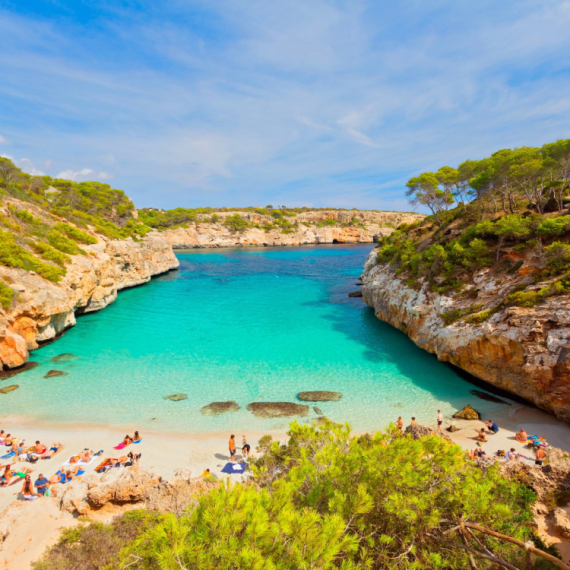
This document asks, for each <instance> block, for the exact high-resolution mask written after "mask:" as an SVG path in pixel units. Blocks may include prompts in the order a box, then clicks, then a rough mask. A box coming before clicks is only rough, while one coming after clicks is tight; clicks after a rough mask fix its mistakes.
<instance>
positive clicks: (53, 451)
mask: <svg viewBox="0 0 570 570" xmlns="http://www.w3.org/2000/svg"><path fill="white" fill-rule="evenodd" d="M62 449H63V445H62V444H61V443H52V444H51V447H50V448H49V449H48V450H47V451H46V452H45V453H44V454H43V455H42V459H49V458H50V457H53V456H54V455H55V454H56V453H59V452H60V451H61V450H62Z"/></svg>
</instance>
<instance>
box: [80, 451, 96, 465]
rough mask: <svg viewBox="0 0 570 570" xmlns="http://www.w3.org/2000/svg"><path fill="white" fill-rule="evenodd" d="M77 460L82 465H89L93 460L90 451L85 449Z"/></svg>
mask: <svg viewBox="0 0 570 570" xmlns="http://www.w3.org/2000/svg"><path fill="white" fill-rule="evenodd" d="M79 459H80V460H81V461H83V463H89V462H90V461H91V460H92V459H93V452H92V451H91V450H90V449H87V448H85V449H84V450H83V451H82V452H81V453H80V454H79Z"/></svg>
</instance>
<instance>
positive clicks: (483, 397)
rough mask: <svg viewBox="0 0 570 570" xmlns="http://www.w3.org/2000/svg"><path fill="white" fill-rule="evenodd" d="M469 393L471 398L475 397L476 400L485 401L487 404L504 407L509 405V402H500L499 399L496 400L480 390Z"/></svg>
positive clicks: (495, 397)
mask: <svg viewBox="0 0 570 570" xmlns="http://www.w3.org/2000/svg"><path fill="white" fill-rule="evenodd" d="M469 393H470V394H472V395H473V396H477V398H481V400H487V402H495V403H496V404H505V406H510V405H511V404H510V402H505V400H501V398H497V396H493V395H492V394H487V392H481V391H480V390H469Z"/></svg>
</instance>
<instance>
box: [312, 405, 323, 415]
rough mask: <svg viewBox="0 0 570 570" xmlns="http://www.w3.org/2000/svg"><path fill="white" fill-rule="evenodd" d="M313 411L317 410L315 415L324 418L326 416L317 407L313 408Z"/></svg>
mask: <svg viewBox="0 0 570 570" xmlns="http://www.w3.org/2000/svg"><path fill="white" fill-rule="evenodd" d="M313 410H315V414H319V416H324V414H323V412H322V410H321V408H317V406H315V407H314V408H313Z"/></svg>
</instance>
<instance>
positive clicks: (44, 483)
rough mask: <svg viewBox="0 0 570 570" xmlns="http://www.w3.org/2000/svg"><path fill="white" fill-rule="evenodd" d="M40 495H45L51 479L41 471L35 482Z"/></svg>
mask: <svg viewBox="0 0 570 570" xmlns="http://www.w3.org/2000/svg"><path fill="white" fill-rule="evenodd" d="M34 487H35V488H36V491H37V494H38V496H42V497H43V496H44V495H45V494H46V491H47V490H48V487H49V479H46V478H45V477H44V476H43V475H42V474H41V473H40V474H39V476H38V478H37V479H36V482H35V483H34Z"/></svg>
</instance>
